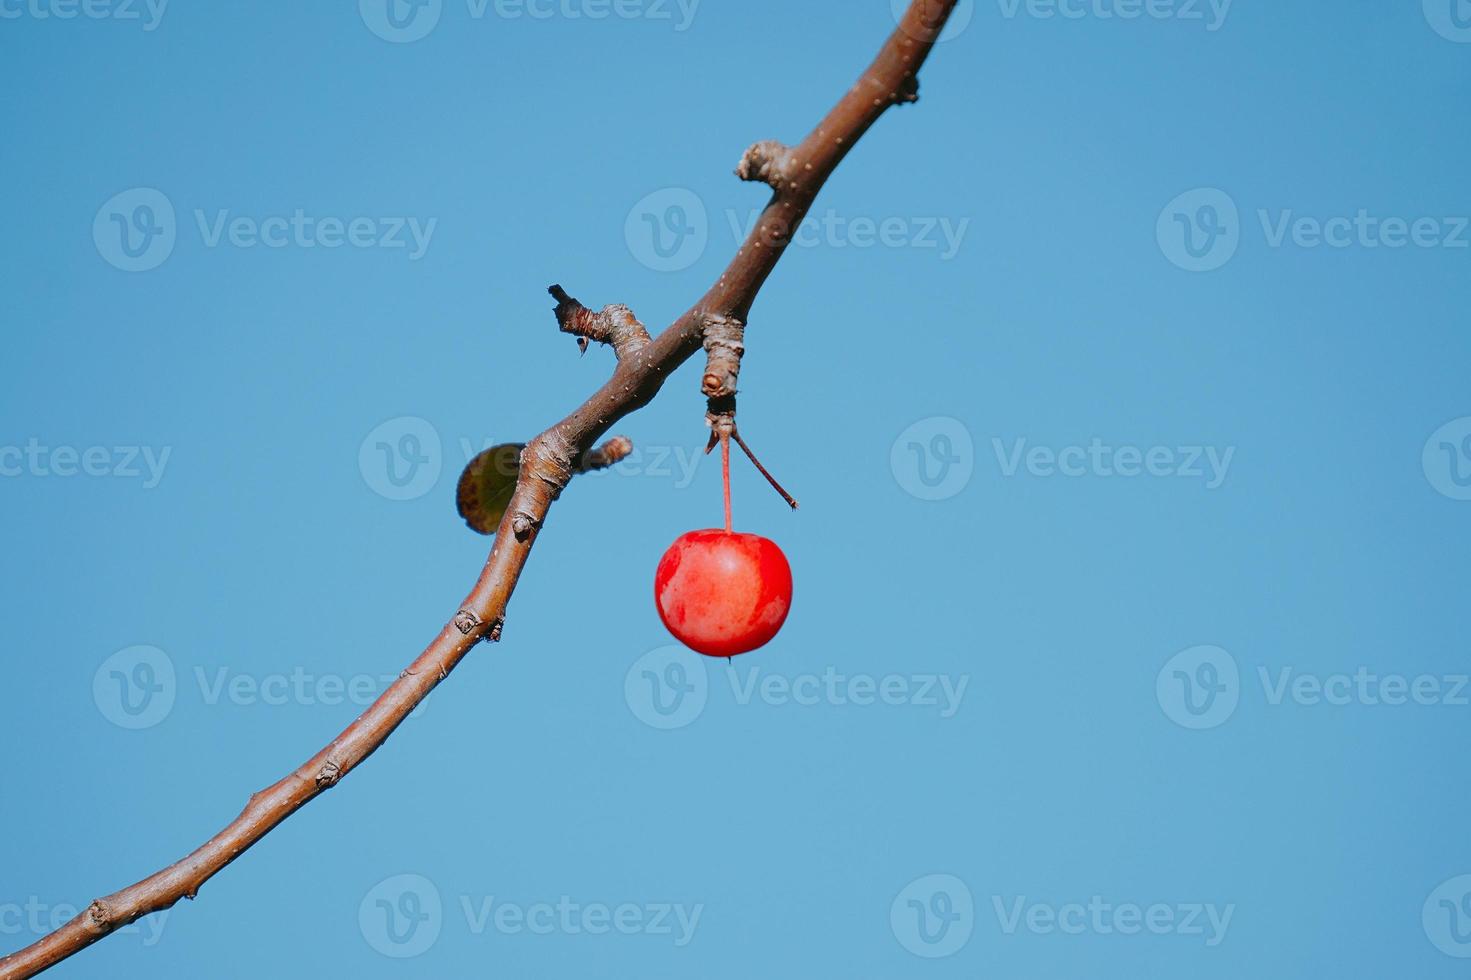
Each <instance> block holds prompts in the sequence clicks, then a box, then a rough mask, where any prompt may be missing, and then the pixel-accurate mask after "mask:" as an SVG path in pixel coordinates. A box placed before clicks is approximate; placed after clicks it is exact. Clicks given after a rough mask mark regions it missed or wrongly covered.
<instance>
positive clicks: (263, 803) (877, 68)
mask: <svg viewBox="0 0 1471 980" xmlns="http://www.w3.org/2000/svg"><path fill="white" fill-rule="evenodd" d="M956 3H958V0H914V2H912V3H911V4H910V7H909V9H908V12H907V13H905V15H904V17H903V19H902V21H901V23H900V25H899V29H898V30H897V31H895V32H894V34H893V35H892V36H891V37H890V38H889V40H888V41H887V43H885V44H884V46H883V48H882V50H880V52H879V54H878V57H877V58H876V59H875V60H874V62H873V64H872V65H870V66H869V68H868V69H867V70H866V71H865V72H864V73H863V75H862V76H861V77H860V78H859V80H858V82H857V84H855V85H854V86H853V87H852V88H851V89H849V91H848V92H847V94H845V95H844V96H843V98H842V99H841V100H840V101H839V102H838V104H837V105H836V106H835V107H834V108H833V110H832V111H831V112H829V113H828V115H827V117H826V118H825V119H823V121H822V122H821V123H820V124H819V125H818V127H817V128H816V129H815V130H814V131H813V132H812V133H811V134H810V135H809V136H808V137H807V138H806V139H804V140H803V141H802V142H801V143H799V144H798V145H797V146H794V147H792V148H790V149H789V150H786V151H785V152H784V153H778V152H777V151H776V150H775V149H774V147H775V146H776V145H778V144H771V143H768V144H760V145H764V146H766V147H767V149H765V150H755V149H754V148H753V150H751V151H747V158H748V159H750V160H751V163H750V165H749V167H747V168H746V169H748V171H749V172H750V173H751V174H753V175H755V176H756V178H757V179H762V180H765V181H766V182H767V183H769V184H771V185H772V186H773V188H774V193H773V196H772V200H771V202H770V203H769V204H768V205H767V206H766V209H765V211H764V212H763V213H762V215H761V218H760V220H759V221H758V222H757V226H756V228H755V229H754V230H753V231H752V233H751V235H750V236H749V237H748V238H747V240H746V242H745V244H743V245H742V246H741V249H740V251H739V252H737V253H736V255H735V257H734V258H733V259H732V260H731V263H730V265H729V266H728V267H727V268H726V270H725V272H724V273H723V274H722V275H721V276H720V279H719V280H718V281H717V282H716V283H715V285H714V286H712V287H711V288H710V290H709V291H708V292H707V293H706V294H705V295H704V296H703V297H702V298H701V299H700V300H699V302H697V303H696V304H695V305H694V306H693V307H691V308H690V310H689V311H687V312H686V313H685V314H684V315H683V316H681V317H680V318H679V319H678V320H676V321H675V322H674V323H673V324H672V325H671V326H670V327H669V328H668V329H666V330H664V331H663V332H662V333H660V334H659V336H658V337H655V338H653V339H652V340H650V339H649V338H648V334H647V331H645V330H644V329H643V327H642V325H637V323H638V321H637V320H636V319H634V318H633V314H632V313H630V312H627V308H626V307H609V308H607V309H605V310H604V311H602V312H601V313H597V314H594V313H591V312H590V311H587V310H586V308H584V307H582V306H581V304H579V303H577V302H576V301H575V300H573V299H572V298H571V297H570V296H567V295H566V293H565V292H562V291H560V290H554V291H553V295H554V296H556V297H557V300H558V311H559V316H558V320H559V323H561V324H562V329H564V330H566V331H567V332H569V333H572V334H574V335H575V336H577V337H578V338H579V339H580V340H582V341H583V342H584V343H586V342H588V341H593V340H596V341H599V342H601V343H608V344H610V345H612V346H613V348H614V350H615V351H616V352H617V353H618V355H619V360H618V365H617V367H616V369H615V370H614V372H613V376H612V378H610V379H609V380H608V382H607V383H606V384H604V385H603V386H602V387H601V388H600V389H598V391H597V392H595V393H594V394H593V395H592V397H591V398H589V399H588V400H587V402H586V403H584V404H583V405H582V406H581V407H580V408H578V409H577V410H576V411H575V412H573V413H572V414H571V415H569V416H567V417H566V418H565V419H563V420H562V421H560V422H558V423H557V424H556V425H554V426H552V427H551V428H550V429H548V430H547V431H545V432H543V433H542V434H541V435H539V436H537V437H536V438H535V439H533V440H531V442H530V443H528V444H527V446H526V448H525V449H524V450H523V451H522V455H521V468H520V472H519V476H518V478H517V484H516V490H515V493H514V495H513V497H512V499H511V503H510V505H509V506H508V507H507V508H506V513H505V516H504V517H503V518H502V520H501V526H500V529H499V531H498V532H497V534H496V537H495V544H494V546H493V547H492V549H491V552H490V557H489V558H488V559H487V561H486V563H485V567H484V568H483V569H482V570H481V573H480V577H479V578H478V579H477V580H476V582H475V585H474V587H473V588H472V589H471V590H470V593H469V595H467V596H466V597H465V599H464V601H463V602H462V603H460V606H459V608H458V611H457V612H456V613H455V614H454V615H453V616H452V617H451V618H450V620H449V621H448V622H447V623H446V624H445V625H444V627H443V628H442V629H440V631H439V633H438V635H437V636H435V637H434V639H433V640H432V641H431V642H430V644H429V646H428V647H426V648H425V650H424V652H423V653H421V654H419V656H418V657H417V658H416V659H415V660H414V662H413V663H412V664H410V665H409V667H408V668H407V669H405V670H404V672H403V674H402V675H401V676H400V677H399V679H398V680H397V681H395V682H394V683H393V684H391V685H390V686H389V687H388V689H387V690H385V691H384V692H383V694H381V695H380V696H379V697H378V699H377V700H376V701H374V702H373V704H372V705H371V706H369V707H368V709H367V710H366V711H364V712H363V713H362V714H361V715H360V716H358V718H357V719H356V720H355V721H354V722H353V723H352V724H351V725H349V726H348V727H347V728H346V729H345V730H344V731H343V732H342V733H341V734H340V735H338V736H337V737H336V738H335V739H333V740H332V742H331V743H330V744H328V745H327V746H326V747H325V748H323V749H322V750H321V751H319V752H318V753H317V754H316V755H314V756H312V757H311V758H310V759H308V760H307V761H306V762H304V763H303V764H302V765H301V766H300V767H299V768H297V769H296V770H295V771H294V772H292V773H290V774H288V775H287V776H285V777H284V778H283V779H281V780H280V781H279V782H277V783H275V784H274V785H272V786H268V787H267V788H265V789H263V790H261V791H260V792H258V793H256V794H254V795H253V796H251V797H250V799H249V801H248V802H247V803H246V805H245V808H244V809H243V810H242V811H241V812H240V815H239V816H238V817H236V818H235V819H234V820H233V821H231V822H230V823H229V824H228V825H227V826H226V827H225V828H224V829H223V830H221V831H220V832H219V833H217V834H216V835H215V836H213V837H211V838H210V839H209V840H208V841H206V842H205V843H204V844H202V845H201V846H200V847H199V848H198V849H197V850H195V851H194V852H193V853H192V854H189V855H188V856H186V857H184V858H183V859H181V860H179V861H178V862H176V863H174V864H171V865H169V866H168V867H166V868H164V869H163V870H161V871H158V872H156V873H154V874H152V875H150V876H148V877H147V878H144V879H143V880H142V881H140V882H138V883H137V884H134V885H130V886H128V887H127V888H124V889H123V890H121V891H119V892H115V893H113V894H111V895H108V896H105V897H103V898H99V899H97V900H96V901H94V902H93V903H91V905H90V906H88V908H87V909H86V910H85V911H84V912H82V913H81V914H80V915H78V916H77V917H76V918H74V919H72V920H71V921H70V922H67V923H66V924H65V925H63V926H62V927H61V928H60V929H57V930H56V931H55V932H53V933H51V934H50V935H48V936H45V937H44V938H42V939H40V940H39V941H37V942H35V943H33V944H32V945H30V946H28V947H26V948H25V949H22V950H20V951H19V952H17V953H13V954H11V955H10V956H7V957H5V958H4V959H3V960H0V980H21V978H25V977H32V976H35V975H36V974H38V973H40V972H41V971H43V970H45V969H47V968H49V967H51V966H54V965H55V964H57V963H59V962H61V961H62V960H64V959H66V958H67V957H69V956H71V955H73V954H74V953H77V952H78V951H80V950H82V949H84V948H86V947H87V946H90V945H91V944H92V943H94V942H96V941H97V940H99V939H101V938H102V937H103V936H106V935H108V934H109V933H111V932H113V931H115V930H117V929H119V928H121V927H122V926H125V925H128V924H129V923H131V922H134V921H136V920H137V919H139V918H141V917H143V916H145V915H148V914H149V913H152V912H158V911H161V910H163V909H166V908H170V907H171V906H173V905H174V904H175V903H176V902H178V901H179V900H180V899H181V898H193V897H194V896H195V895H197V894H198V893H199V890H200V888H201V887H203V886H204V884H205V882H207V881H209V879H210V878H212V877H214V876H215V875H216V874H218V873H219V872H220V871H221V870H222V869H223V868H224V867H225V866H226V865H228V864H229V863H230V862H231V861H234V860H235V859H236V858H238V857H239V856H240V855H241V854H243V853H244V852H245V851H246V850H247V849H249V848H250V847H251V846H252V845H254V844H255V843H256V842H258V841H259V840H260V839H261V838H262V837H264V836H265V835H266V834H268V833H270V831H271V830H272V829H274V828H275V827H276V826H277V825H279V824H280V823H281V822H282V821H284V820H285V819H286V818H287V817H289V816H291V815H292V814H293V813H295V812H296V811H297V810H299V809H301V808H302V807H303V806H305V805H306V804H307V803H309V802H310V801H311V800H313V799H315V798H316V797H317V796H318V795H320V794H321V793H323V792H325V791H326V790H328V789H330V788H331V787H333V786H335V785H337V783H338V782H339V781H341V779H342V778H343V777H344V776H346V775H347V774H348V773H350V772H351V771H352V770H354V769H356V768H357V767H358V766H359V765H361V764H362V762H363V761H364V760H365V759H367V758H368V757H369V756H370V755H372V754H373V752H374V751H376V750H377V749H378V747H379V746H381V745H382V744H383V743H384V741H386V740H387V739H388V737H389V736H390V735H392V734H393V732H394V730H395V729H396V728H398V726H399V725H400V724H401V723H402V722H403V720H404V719H405V718H407V717H408V716H409V713H410V712H412V711H413V710H414V708H416V707H417V706H418V705H419V703H420V702H422V701H423V700H424V698H425V697H427V696H428V695H429V693H430V692H431V691H432V690H433V689H434V688H435V687H436V686H437V685H438V684H439V682H440V681H442V680H444V678H445V677H447V676H448V675H449V673H450V671H451V670H453V669H454V668H455V666H456V665H457V664H458V663H459V662H460V661H461V660H462V659H463V658H464V657H465V655H466V654H468V653H469V652H470V650H472V649H473V648H474V647H475V645H476V644H477V643H479V642H480V641H482V640H486V639H496V638H498V637H499V635H500V629H501V625H502V624H503V623H504V622H505V615H506V607H507V604H508V603H509V602H510V598H511V594H512V592H514V591H515V588H516V583H517V581H518V580H519V579H520V576H521V570H522V568H523V567H524V566H525V564H526V559H527V556H528V555H529V554H530V553H531V548H532V546H533V545H534V544H535V543H536V538H537V535H538V534H539V533H540V529H541V527H542V524H543V522H544V521H545V519H546V515H547V511H548V510H549V509H550V507H551V505H552V502H553V501H554V500H556V499H557V497H558V496H559V495H560V494H561V492H562V490H563V489H565V488H566V486H567V483H568V481H569V480H570V479H571V478H572V475H573V473H574V472H575V471H576V470H577V469H578V468H579V465H580V461H583V460H584V459H585V454H586V453H587V452H588V450H589V449H591V447H592V446H593V445H594V444H595V443H596V442H597V440H598V439H599V438H601V437H602V436H603V435H604V434H605V433H606V432H607V431H608V429H609V428H610V427H611V426H612V425H613V424H614V423H615V422H617V421H618V420H619V419H621V418H623V417H624V416H626V415H628V414H629V413H630V412H633V411H636V410H637V409H640V408H642V407H643V406H645V405H647V404H648V403H649V401H650V400H652V399H653V397H654V396H655V395H656V394H657V393H658V392H659V389H660V388H661V387H662V386H663V384H664V381H665V379H666V378H668V377H669V375H670V374H671V373H672V372H673V371H674V370H675V369H676V368H678V367H679V366H680V365H681V364H683V363H684V362H685V360H687V359H688V358H689V357H690V356H691V355H692V354H694V352H695V351H697V350H699V349H700V347H701V344H702V341H703V338H704V332H705V328H706V324H707V323H709V322H712V321H711V318H720V317H727V318H731V319H734V320H736V321H738V322H741V323H745V322H746V321H747V319H748V317H749V314H750V310H751V305H752V304H753V303H754V302H755V299H756V295H757V294H758V293H759V292H760V290H761V286H762V284H763V283H764V282H765V281H766V278H767V277H768V276H769V275H770V274H771V271H772V269H774V268H775V267H776V263H777V261H778V260H779V259H780V258H781V256H782V254H783V252H784V251H785V249H786V247H787V244H788V243H789V242H790V241H791V238H792V235H793V233H794V232H795V231H796V229H797V227H798V225H799V224H800V223H801V221H802V219H803V218H804V217H805V216H806V214H807V212H808V210H809V209H810V207H811V205H812V202H813V201H814V200H815V198H816V197H817V193H818V191H819V190H820V189H821V188H822V185H823V183H824V182H825V181H826V180H827V178H828V177H829V176H830V175H831V174H832V172H833V170H834V169H835V168H836V167H837V165H838V164H839V163H840V162H841V161H842V159H843V157H845V156H846V155H847V154H848V152H849V151H850V150H851V149H852V148H853V145H854V144H855V143H856V142H857V141H858V140H859V138H860V137H862V136H863V134H864V133H866V132H867V131H868V129H869V127H871V126H872V125H873V124H874V122H875V121H876V120H877V119H878V118H879V116H881V115H882V114H883V113H884V112H885V110H887V109H888V108H889V107H890V106H892V105H896V104H900V103H902V102H906V101H912V100H913V97H914V93H915V92H916V91H917V87H916V75H917V74H918V72H919V69H920V66H921V65H922V64H923V63H924V61H925V58H926V57H927V56H928V55H929V53H930V51H931V49H932V48H933V47H934V43H935V40H936V38H938V37H939V33H940V31H941V29H942V28H943V27H944V26H945V22H946V20H948V18H949V16H950V14H951V12H952V11H953V10H954V8H955V5H956ZM625 313H626V316H625ZM635 325H637V326H635ZM605 451H606V447H605Z"/></svg>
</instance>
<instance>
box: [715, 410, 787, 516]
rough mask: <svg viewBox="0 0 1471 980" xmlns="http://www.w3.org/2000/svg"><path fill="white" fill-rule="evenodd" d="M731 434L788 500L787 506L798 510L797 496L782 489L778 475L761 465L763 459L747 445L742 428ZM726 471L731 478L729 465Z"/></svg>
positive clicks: (776, 489) (778, 491) (774, 487)
mask: <svg viewBox="0 0 1471 980" xmlns="http://www.w3.org/2000/svg"><path fill="white" fill-rule="evenodd" d="M731 435H733V436H734V437H735V441H736V445H737V446H740V447H741V450H742V451H743V452H745V454H746V455H747V456H749V457H750V458H751V462H752V463H754V464H756V469H758V470H760V471H761V475H762V476H764V477H766V482H767V483H770V484H771V488H772V489H773V490H775V491H776V492H777V493H779V494H781V497H782V499H783V500H785V501H786V502H787V506H789V507H791V508H792V510H796V509H797V501H796V498H794V497H793V496H792V495H791V494H789V493H787V492H786V490H784V489H782V485H781V484H780V483H777V482H776V477H774V476H772V475H771V474H770V473H768V472H766V467H764V466H762V465H761V460H759V459H757V458H756V454H755V453H753V452H751V447H750V446H748V445H746V440H744V439H742V438H741V433H740V430H739V429H736V430H734V431H733V432H731ZM722 441H723V438H722ZM726 452H727V453H728V452H730V449H729V447H726ZM726 471H727V472H726V475H727V479H728V478H729V466H727V467H726ZM728 492H729V489H728V488H727V493H728Z"/></svg>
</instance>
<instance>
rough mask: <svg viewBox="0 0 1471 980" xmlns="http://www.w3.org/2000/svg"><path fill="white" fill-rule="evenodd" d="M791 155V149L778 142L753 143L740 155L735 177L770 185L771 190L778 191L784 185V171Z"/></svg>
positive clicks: (763, 141)
mask: <svg viewBox="0 0 1471 980" xmlns="http://www.w3.org/2000/svg"><path fill="white" fill-rule="evenodd" d="M791 155H792V151H791V149H790V148H789V147H788V146H787V145H786V144H785V143H783V142H781V141H780V140H762V141H761V142H759V143H753V144H751V145H750V146H749V147H747V148H746V152H745V153H743V154H742V155H741V162H740V163H738V164H736V169H735V173H736V176H737V177H739V178H740V179H741V180H750V181H757V182H760V183H763V184H770V185H771V189H772V190H777V191H779V190H781V189H782V185H783V184H785V183H786V176H785V170H786V166H787V161H788V160H790V159H791Z"/></svg>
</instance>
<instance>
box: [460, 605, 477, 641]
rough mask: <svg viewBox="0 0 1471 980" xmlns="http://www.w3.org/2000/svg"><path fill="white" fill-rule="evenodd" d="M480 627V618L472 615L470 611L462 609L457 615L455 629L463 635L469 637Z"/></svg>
mask: <svg viewBox="0 0 1471 980" xmlns="http://www.w3.org/2000/svg"><path fill="white" fill-rule="evenodd" d="M479 625H480V617H479V616H477V615H475V614H474V613H472V612H471V611H470V610H468V609H461V610H460V611H459V612H457V613H455V629H457V630H459V631H460V633H461V635H463V636H469V635H470V634H471V633H473V632H475V628H476V627H477V626H479Z"/></svg>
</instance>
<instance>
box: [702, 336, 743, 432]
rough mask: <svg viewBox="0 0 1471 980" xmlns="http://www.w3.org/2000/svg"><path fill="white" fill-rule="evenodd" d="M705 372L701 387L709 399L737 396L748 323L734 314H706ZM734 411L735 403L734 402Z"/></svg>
mask: <svg viewBox="0 0 1471 980" xmlns="http://www.w3.org/2000/svg"><path fill="white" fill-rule="evenodd" d="M704 335H705V353H706V355H707V359H706V362H705V375H704V377H703V378H702V379H701V381H700V390H702V391H703V392H704V393H705V397H706V398H709V399H712V400H714V399H721V398H730V399H734V397H735V393H736V381H737V380H738V378H739V377H740V373H741V356H742V355H743V354H745V352H746V344H745V336H746V325H745V324H744V323H742V322H741V321H740V320H737V319H736V318H735V317H730V316H721V315H720V314H715V313H712V314H706V316H705V329H704ZM731 408H732V410H734V408H735V406H734V404H733V403H732V405H731Z"/></svg>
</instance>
